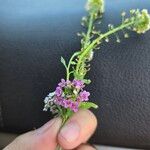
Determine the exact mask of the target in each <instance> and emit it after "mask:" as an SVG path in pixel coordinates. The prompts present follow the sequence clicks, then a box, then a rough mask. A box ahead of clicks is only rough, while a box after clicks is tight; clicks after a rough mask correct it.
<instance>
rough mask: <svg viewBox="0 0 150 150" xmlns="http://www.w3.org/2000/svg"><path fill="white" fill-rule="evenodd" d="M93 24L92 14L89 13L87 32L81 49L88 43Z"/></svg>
mask: <svg viewBox="0 0 150 150" xmlns="http://www.w3.org/2000/svg"><path fill="white" fill-rule="evenodd" d="M93 22H94V13H91V14H90V20H89V25H88V31H87V34H86V38H85V42H84V46H83V49H85V48H86V47H87V46H88V44H89V42H90V38H91V36H90V35H91V32H92V28H93Z"/></svg>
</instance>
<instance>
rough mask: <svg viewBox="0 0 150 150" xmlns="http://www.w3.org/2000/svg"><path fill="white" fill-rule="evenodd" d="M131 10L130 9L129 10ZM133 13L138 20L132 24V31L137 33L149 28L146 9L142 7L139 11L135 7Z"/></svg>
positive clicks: (149, 21)
mask: <svg viewBox="0 0 150 150" xmlns="http://www.w3.org/2000/svg"><path fill="white" fill-rule="evenodd" d="M131 12H132V11H131ZM133 13H134V14H136V16H137V18H136V19H137V20H138V22H137V23H135V25H134V31H136V32H137V33H139V34H140V33H145V32H146V31H148V30H149V29H150V15H149V13H148V11H147V10H146V9H143V10H142V11H141V12H140V11H139V10H138V9H137V10H136V11H135V12H134V10H133Z"/></svg>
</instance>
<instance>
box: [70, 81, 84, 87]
mask: <svg viewBox="0 0 150 150" xmlns="http://www.w3.org/2000/svg"><path fill="white" fill-rule="evenodd" d="M72 83H73V85H74V86H75V88H77V89H82V88H84V86H85V85H84V82H83V81H82V80H76V79H74V80H73V82H72Z"/></svg>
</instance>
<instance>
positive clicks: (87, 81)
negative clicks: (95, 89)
mask: <svg viewBox="0 0 150 150" xmlns="http://www.w3.org/2000/svg"><path fill="white" fill-rule="evenodd" d="M83 81H84V83H85V84H90V83H91V80H90V79H84V80H83Z"/></svg>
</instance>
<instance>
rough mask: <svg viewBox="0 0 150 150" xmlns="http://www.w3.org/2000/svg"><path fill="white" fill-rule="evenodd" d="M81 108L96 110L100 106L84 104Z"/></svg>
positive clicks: (90, 103)
mask: <svg viewBox="0 0 150 150" xmlns="http://www.w3.org/2000/svg"><path fill="white" fill-rule="evenodd" d="M80 108H81V109H90V108H94V109H97V108H98V106H97V105H96V104H94V103H92V102H82V103H81V104H80Z"/></svg>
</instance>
